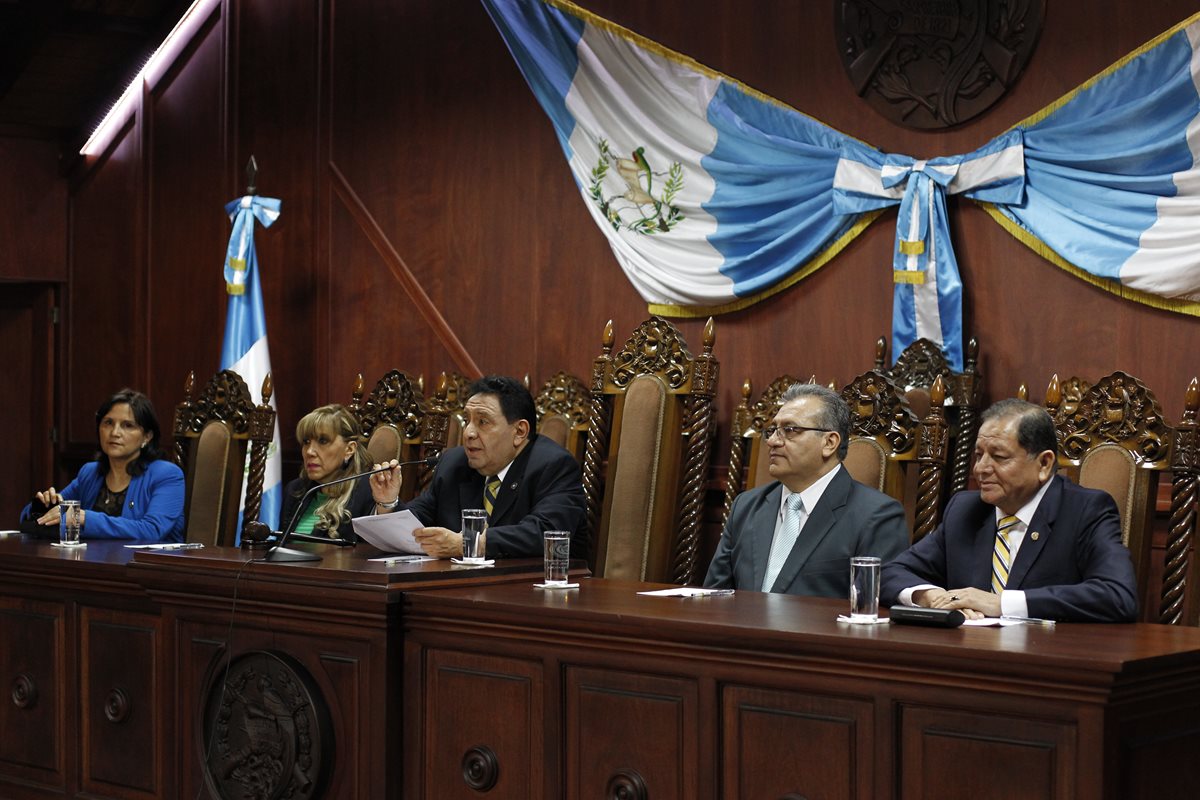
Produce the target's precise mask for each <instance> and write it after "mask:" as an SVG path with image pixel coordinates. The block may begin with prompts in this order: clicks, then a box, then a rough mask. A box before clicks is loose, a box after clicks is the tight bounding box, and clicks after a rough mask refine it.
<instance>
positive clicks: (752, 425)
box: [721, 375, 812, 528]
mask: <svg viewBox="0 0 1200 800" xmlns="http://www.w3.org/2000/svg"><path fill="white" fill-rule="evenodd" d="M800 382H801V381H800V379H799V378H795V377H793V376H791V375H780V376H779V377H778V378H776V379H775V380H773V381H771V383H770V384H769V385H768V386H767V388H766V389H764V390H763V393H762V394H761V395H759V397H758V399H756V400H755V401H754V402H750V395H751V393H752V392H753V388H752V387H751V384H750V379H749V378H747V379H746V380H744V381H743V382H742V400H741V402H740V403H738V407H737V408H735V409H734V410H733V430H732V432H731V437H730V438H731V439H732V442H731V444H730V448H729V477H728V479H727V480H726V481H725V508H724V510H723V512H722V514H721V527H722V528H724V527H725V523H726V522H728V521H729V512H730V511H731V510H732V509H733V500H734V498H735V497H737V496H738V495H739V494H741V493H742V492H744V491H746V490H748V489H756V488H758V487H759V486H763V485H765V484H768V483H770V482H771V481H772V480H773V479H772V478H771V474H770V472H768V470H767V467H768V466H769V462H768V458H767V456H768V448H767V443H766V441H764V439H763V430H765V429H766V427H767V426H768V425H770V424H771V420H773V419H774V418H775V415H776V414H778V413H779V408H780V407H781V406H782V405H783V401H782V400H781V398H782V397H783V393H784V392H785V391H787V388H788V387H789V386H791V385H792V384H794V383H800ZM809 382H810V383H811V382H812V380H810V381H809Z"/></svg>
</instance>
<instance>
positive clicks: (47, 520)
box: [37, 506, 87, 528]
mask: <svg viewBox="0 0 1200 800" xmlns="http://www.w3.org/2000/svg"><path fill="white" fill-rule="evenodd" d="M60 519H62V512H61V511H60V510H59V507H58V506H54V507H53V508H51V509H50V510H49V511H47V512H46V513H45V514H42V515H41V516H40V517H38V521H37V524H38V525H57V524H58V522H59V520H60ZM86 519H87V512H86V511H84V510H83V509H82V508H81V509H79V527H81V528H82V527H83V525H84V521H85V520H86Z"/></svg>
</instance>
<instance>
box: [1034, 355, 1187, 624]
mask: <svg viewBox="0 0 1200 800" xmlns="http://www.w3.org/2000/svg"><path fill="white" fill-rule="evenodd" d="M1062 406H1063V392H1062V386H1061V383H1060V382H1059V380H1058V376H1057V375H1055V376H1054V377H1053V378H1051V380H1050V384H1049V386H1048V387H1047V389H1046V409H1047V410H1048V411H1049V412H1050V414H1051V416H1053V417H1055V420H1056V425H1055V429H1056V433H1057V436H1058V446H1059V464H1060V466H1063V467H1070V468H1074V469H1076V470H1078V476H1079V478H1078V481H1079V484H1080V485H1082V486H1087V487H1090V488H1093V489H1103V490H1105V491H1107V492H1108V493H1109V494H1110V495H1112V497H1113V499H1114V500H1115V501H1116V503H1117V509H1118V511H1119V513H1120V516H1121V538H1122V540H1123V541H1124V542H1125V545H1126V546H1127V547H1128V548H1129V553H1130V556H1131V557H1132V559H1133V566H1134V570H1135V573H1136V575H1137V583H1138V596H1139V599H1140V601H1141V603H1142V607H1143V608H1147V607H1152V603H1153V601H1154V600H1157V599H1158V598H1149V597H1147V585H1148V583H1149V575H1150V554H1151V543H1152V542H1151V540H1152V532H1153V518H1154V507H1155V502H1156V499H1157V495H1158V481H1159V475H1160V474H1162V473H1163V472H1165V471H1166V470H1168V469H1173V468H1174V467H1175V466H1178V467H1179V469H1178V470H1177V471H1175V474H1174V480H1175V481H1176V482H1177V483H1179V484H1180V485H1182V484H1183V483H1186V482H1187V479H1188V477H1189V475H1190V476H1192V477H1194V475H1195V464H1196V461H1195V454H1196V451H1195V449H1194V445H1195V442H1194V440H1193V442H1192V443H1191V447H1192V448H1193V449H1192V450H1191V452H1190V455H1189V454H1187V453H1185V452H1184V450H1185V449H1186V448H1185V447H1184V446H1180V447H1179V452H1178V453H1175V452H1174V451H1175V450H1176V442H1177V434H1176V431H1175V429H1174V428H1172V427H1171V426H1170V425H1168V424H1167V422H1166V420H1165V419H1164V417H1163V412H1162V408H1161V407H1160V406H1159V403H1158V399H1157V398H1156V397H1155V396H1154V394H1153V392H1151V391H1150V390H1149V389H1148V388H1147V387H1146V386H1145V384H1143V383H1142V382H1141V381H1140V380H1138V379H1137V378H1135V377H1133V376H1132V375H1129V374H1127V373H1125V372H1114V373H1112V374H1111V375H1107V376H1105V377H1103V378H1101V379H1100V380H1099V381H1097V382H1096V383H1095V384H1094V385H1092V386H1091V388H1089V389H1088V390H1087V391H1086V392H1084V393H1083V395H1082V397H1081V398H1080V399H1079V402H1078V405H1077V406H1076V408H1075V410H1074V411H1073V412H1072V413H1069V414H1063V413H1060V412H1061V409H1062ZM1173 456H1175V457H1174V458H1173ZM1189 457H1190V458H1191V459H1193V460H1192V461H1191V465H1190V466H1189V465H1188V464H1187V463H1186V462H1187V459H1188V458H1189ZM1173 461H1174V462H1175V464H1173ZM1177 501H1178V502H1179V503H1180V508H1179V511H1180V515H1181V516H1180V530H1179V531H1178V535H1179V536H1180V538H1181V539H1184V538H1186V539H1187V540H1190V538H1191V532H1192V530H1194V528H1195V495H1194V493H1193V494H1192V496H1191V498H1190V500H1189V499H1188V498H1186V497H1180V498H1175V497H1173V498H1172V520H1173V522H1174V521H1175V519H1176V516H1175V511H1176V508H1175V504H1176V502H1177ZM1185 506H1190V508H1185ZM1180 580H1182V578H1180ZM1179 585H1180V586H1182V584H1179ZM1171 591H1172V590H1171V587H1169V586H1168V585H1167V581H1166V580H1164V586H1163V598H1164V602H1165V600H1166V598H1167V596H1168V593H1169V592H1171ZM1180 591H1181V589H1180ZM1178 609H1182V605H1179V606H1178ZM1164 621H1171V620H1164Z"/></svg>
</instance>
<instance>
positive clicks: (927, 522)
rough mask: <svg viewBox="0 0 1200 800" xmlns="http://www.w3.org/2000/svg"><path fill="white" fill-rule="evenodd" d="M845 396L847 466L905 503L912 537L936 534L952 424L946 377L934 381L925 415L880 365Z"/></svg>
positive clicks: (856, 381) (858, 379) (855, 475)
mask: <svg viewBox="0 0 1200 800" xmlns="http://www.w3.org/2000/svg"><path fill="white" fill-rule="evenodd" d="M842 399H843V400H845V401H846V404H847V405H848V406H850V443H849V446H848V447H847V452H846V459H845V462H844V463H845V467H846V470H847V471H848V472H849V473H850V475H851V477H853V478H854V479H855V480H856V481H858V482H859V483H862V484H865V485H867V486H871V487H873V488H875V489H878V490H879V491H881V492H884V493H885V494H888V495H890V496H891V497H894V498H896V499H897V500H899V501H900V502H901V503H902V504H903V505H904V506H905V511H906V513H907V514H908V515H909V522H910V526H911V530H912V538H913V541H917V540H919V539H921V538H922V537H924V536H926V535H927V534H929V533H931V532H932V531H933V529H934V528H935V527H937V523H938V521H939V520H940V519H941V510H942V490H943V485H944V482H945V478H944V471H945V467H946V450H947V439H948V428H949V426H948V424H947V422H946V418H945V411H944V404H943V401H944V399H945V385H944V383H943V381H942V377H941V376H940V375H938V376H936V377H935V378H934V380H933V384H932V386H931V387H930V391H929V400H930V402H929V403H928V404H927V408H926V413H925V418H924V419H923V420H918V419H917V414H916V412H915V411H913V409H912V407H911V406H910V405H909V403H908V399H907V397H906V395H905V394H902V393H901V392H900V390H899V388H898V387H897V386H896V384H895V383H894V382H893V381H892V379H891V378H889V377H888V376H887V375H885V374H884V373H882V372H880V371H879V370H869V371H867V372H864V373H863V374H862V375H859V376H858V377H856V378H855V379H854V380H852V381H851V382H850V383H849V384H848V385H847V386H846V388H844V389H843V390H842ZM910 475H911V479H909V476H910Z"/></svg>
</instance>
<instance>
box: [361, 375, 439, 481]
mask: <svg viewBox="0 0 1200 800" xmlns="http://www.w3.org/2000/svg"><path fill="white" fill-rule="evenodd" d="M349 409H350V412H351V413H352V414H354V416H355V417H357V418H358V421H359V425H360V426H361V427H362V432H363V436H365V437H367V452H369V453H370V454H371V460H372V461H373V462H374V463H376V464H382V463H383V462H385V461H390V460H392V459H396V460H397V461H413V460H416V459H418V458H428V457H429V456H435V455H438V454H440V453H441V452H442V450H444V449H445V447H446V427H447V422H448V417H449V415H448V414H447V413H445V412H444V411H442V410H441V409H440V408H439V407H438V406H437V405H436V404H433V403H427V402H426V401H425V397H424V393H423V392H422V391H421V381H420V379H419V378H418V379H413V378H411V377H409V376H408V375H406V374H405V373H403V372H401V371H399V370H395V369H394V370H391V371H389V372H387V373H386V374H384V376H383V377H382V378H380V379H379V380H378V381H377V382H376V383H375V388H373V389H372V390H371V394H370V395H369V396H367V398H366V400H365V401H364V399H363V377H362V375H361V374H360V375H358V376H357V377H356V378H355V380H354V389H353V391H352V392H351V400H350V405H349ZM400 473H401V476H402V478H403V481H402V483H401V486H400V499H402V500H405V501H407V500H411V499H412V498H414V497H416V496H417V495H418V494H420V493H421V492H422V491H423V490H424V489H425V488H426V487H428V486H429V482H430V481H431V480H433V468H432V467H430V466H428V465H426V464H409V465H406V466H403V467H401V468H400Z"/></svg>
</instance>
